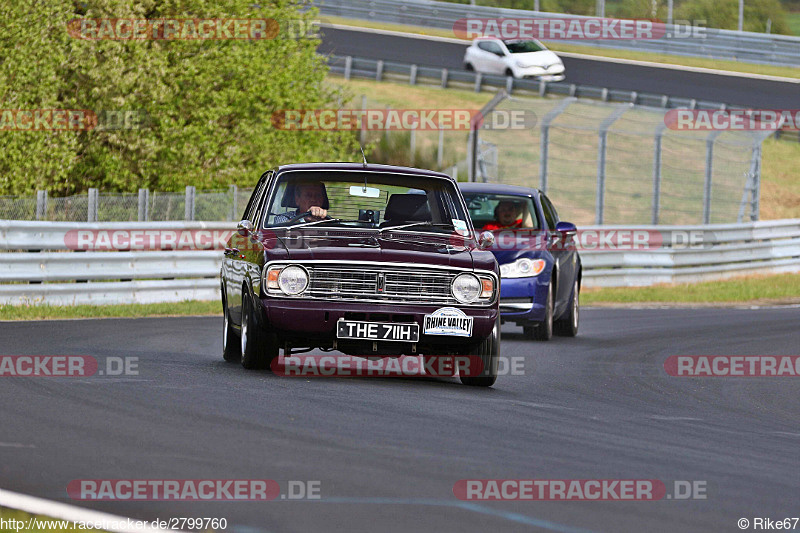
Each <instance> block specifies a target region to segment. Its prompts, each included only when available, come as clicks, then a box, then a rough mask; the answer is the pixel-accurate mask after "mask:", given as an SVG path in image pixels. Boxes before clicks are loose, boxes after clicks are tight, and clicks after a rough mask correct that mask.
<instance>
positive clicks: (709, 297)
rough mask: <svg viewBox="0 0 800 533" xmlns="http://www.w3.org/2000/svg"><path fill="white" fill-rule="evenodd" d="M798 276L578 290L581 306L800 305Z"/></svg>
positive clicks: (744, 277) (750, 277) (787, 275)
mask: <svg viewBox="0 0 800 533" xmlns="http://www.w3.org/2000/svg"><path fill="white" fill-rule="evenodd" d="M798 279H800V275H798V274H776V275H763V276H743V277H737V278H731V279H728V280H724V281H708V282H702V283H681V284H674V285H655V286H653V287H613V288H585V289H581V304H582V305H603V304H628V303H659V302H663V303H681V304H712V305H713V304H762V305H769V304H785V303H786V304H788V303H800V283H798Z"/></svg>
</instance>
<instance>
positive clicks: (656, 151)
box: [650, 121, 667, 225]
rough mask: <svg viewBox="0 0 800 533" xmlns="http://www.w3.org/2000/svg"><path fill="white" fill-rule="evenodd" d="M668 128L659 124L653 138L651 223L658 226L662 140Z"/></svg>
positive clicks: (661, 123)
mask: <svg viewBox="0 0 800 533" xmlns="http://www.w3.org/2000/svg"><path fill="white" fill-rule="evenodd" d="M666 128H667V126H666V124H664V122H663V121H662V122H659V123H658V126H656V134H655V137H654V138H653V216H652V219H651V221H650V223H651V224H653V225H655V224H658V214H659V213H658V210H659V207H660V205H661V139H662V137H663V136H664V130H665V129H666Z"/></svg>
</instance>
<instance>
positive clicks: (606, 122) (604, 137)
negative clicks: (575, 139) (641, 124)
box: [595, 104, 633, 225]
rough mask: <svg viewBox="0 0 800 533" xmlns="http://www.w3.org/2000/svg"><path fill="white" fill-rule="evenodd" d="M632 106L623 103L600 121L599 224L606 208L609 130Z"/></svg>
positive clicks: (596, 204) (597, 218) (596, 206)
mask: <svg viewBox="0 0 800 533" xmlns="http://www.w3.org/2000/svg"><path fill="white" fill-rule="evenodd" d="M632 106H633V104H622V105H621V106H619V107H617V109H615V110H614V112H613V113H611V114H610V115H609V116H607V117H606V118H605V119H603V122H602V123H600V132H599V133H600V141H599V142H598V144H597V196H596V197H595V224H597V225H600V224H602V223H603V210H604V209H605V192H606V144H607V142H608V130H609V128H611V125H612V124H614V122H615V121H616V120H617V119H618V118H619V117H621V116H622V114H623V113H625V111H627V110H628V109H630V108H631V107H632Z"/></svg>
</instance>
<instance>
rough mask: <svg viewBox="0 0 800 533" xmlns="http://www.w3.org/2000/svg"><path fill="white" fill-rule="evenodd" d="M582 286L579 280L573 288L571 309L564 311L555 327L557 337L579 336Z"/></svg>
mask: <svg viewBox="0 0 800 533" xmlns="http://www.w3.org/2000/svg"><path fill="white" fill-rule="evenodd" d="M580 290H581V288H580V286H579V285H578V280H577V279H576V280H575V283H574V284H573V286H572V298H571V299H570V302H569V308H568V309H567V310H566V311H564V314H563V315H562V316H561V318H559V319H558V320H556V322H555V324H554V325H553V330H554V331H555V332H556V335H561V336H562V337H574V336H575V335H577V334H578V325H579V322H580Z"/></svg>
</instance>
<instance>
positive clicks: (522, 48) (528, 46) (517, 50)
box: [505, 41, 547, 54]
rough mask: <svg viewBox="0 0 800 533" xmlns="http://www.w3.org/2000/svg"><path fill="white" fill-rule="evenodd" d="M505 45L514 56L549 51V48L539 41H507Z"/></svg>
mask: <svg viewBox="0 0 800 533" xmlns="http://www.w3.org/2000/svg"><path fill="white" fill-rule="evenodd" d="M505 44H506V48H508V51H509V52H511V53H512V54H526V53H528V52H541V51H542V50H547V48H545V47H544V45H543V44H542V43H540V42H538V41H505Z"/></svg>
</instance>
